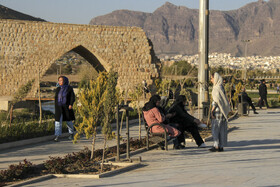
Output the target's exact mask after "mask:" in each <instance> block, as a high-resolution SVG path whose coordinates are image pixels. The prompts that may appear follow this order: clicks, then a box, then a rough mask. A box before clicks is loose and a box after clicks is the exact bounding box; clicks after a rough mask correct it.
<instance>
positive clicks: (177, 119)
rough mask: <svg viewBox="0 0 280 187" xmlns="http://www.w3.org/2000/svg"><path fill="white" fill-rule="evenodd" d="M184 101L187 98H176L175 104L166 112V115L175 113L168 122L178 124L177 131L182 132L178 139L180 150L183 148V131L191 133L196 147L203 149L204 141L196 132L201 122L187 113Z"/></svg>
mask: <svg viewBox="0 0 280 187" xmlns="http://www.w3.org/2000/svg"><path fill="white" fill-rule="evenodd" d="M186 101H187V98H186V96H184V95H179V96H178V97H177V98H176V101H175V103H174V104H173V105H172V106H171V107H170V109H169V111H168V113H175V116H173V117H172V118H170V122H171V123H178V124H179V128H178V130H179V131H181V132H182V134H181V135H180V136H179V137H178V140H179V143H180V145H181V146H182V147H181V148H183V147H184V146H183V145H182V143H183V144H184V143H185V137H184V133H183V132H184V131H188V132H190V133H191V135H192V136H193V138H194V140H195V142H196V144H197V145H198V147H200V148H205V147H206V145H205V144H204V141H203V140H202V138H201V136H200V134H199V131H198V125H200V124H201V122H200V120H199V119H196V118H195V117H193V116H191V115H190V114H189V113H188V112H187V110H186V109H185V105H186Z"/></svg>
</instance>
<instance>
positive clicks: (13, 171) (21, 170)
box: [0, 159, 34, 182]
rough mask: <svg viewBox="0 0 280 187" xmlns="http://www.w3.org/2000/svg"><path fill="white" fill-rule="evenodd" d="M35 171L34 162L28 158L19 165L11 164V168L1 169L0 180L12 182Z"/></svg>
mask: <svg viewBox="0 0 280 187" xmlns="http://www.w3.org/2000/svg"><path fill="white" fill-rule="evenodd" d="M33 172H34V167H33V164H32V163H31V162H29V161H27V160H26V159H25V160H24V161H23V163H21V162H20V163H19V164H18V165H10V166H9V169H7V170H1V171H0V181H2V182H10V181H14V180H17V179H23V178H25V177H26V176H28V175H29V174H31V173H33Z"/></svg>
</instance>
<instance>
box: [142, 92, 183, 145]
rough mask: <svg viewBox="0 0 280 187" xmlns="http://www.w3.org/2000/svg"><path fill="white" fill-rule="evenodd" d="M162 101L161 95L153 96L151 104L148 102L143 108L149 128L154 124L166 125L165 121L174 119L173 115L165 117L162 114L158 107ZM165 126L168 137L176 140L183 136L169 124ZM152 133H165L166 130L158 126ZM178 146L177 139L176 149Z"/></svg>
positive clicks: (176, 141) (154, 127)
mask: <svg viewBox="0 0 280 187" xmlns="http://www.w3.org/2000/svg"><path fill="white" fill-rule="evenodd" d="M160 100H161V98H160V96H159V95H153V96H152V97H151V98H150V100H149V102H147V103H146V104H145V105H144V107H143V114H144V118H145V120H146V122H147V124H148V126H151V125H152V124H155V123H160V124H164V121H165V120H166V119H167V118H170V117H172V115H173V114H167V115H164V114H163V113H161V112H160V110H159V108H158V107H160ZM164 126H165V129H166V131H167V133H168V135H169V136H170V137H172V138H175V137H177V136H179V135H180V134H181V132H180V131H179V130H177V129H176V128H174V127H172V126H170V125H169V124H164ZM151 131H152V132H153V133H164V129H163V128H162V127H161V126H158V125H156V126H153V127H152V129H151ZM177 144H178V140H177V138H176V139H175V141H174V147H176V146H177Z"/></svg>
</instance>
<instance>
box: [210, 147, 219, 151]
mask: <svg viewBox="0 0 280 187" xmlns="http://www.w3.org/2000/svg"><path fill="white" fill-rule="evenodd" d="M218 150H219V149H217V148H216V147H211V149H209V151H211V152H218Z"/></svg>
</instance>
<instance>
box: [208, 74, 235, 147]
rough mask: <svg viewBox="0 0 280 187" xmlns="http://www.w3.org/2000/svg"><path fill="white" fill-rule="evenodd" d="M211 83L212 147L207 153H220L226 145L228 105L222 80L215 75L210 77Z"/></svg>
mask: <svg viewBox="0 0 280 187" xmlns="http://www.w3.org/2000/svg"><path fill="white" fill-rule="evenodd" d="M211 82H212V83H213V90H212V97H213V102H212V110H211V124H212V136H213V141H214V145H213V147H212V148H211V149H209V151H211V152H217V151H218V152H221V151H224V147H225V146H226V145H227V123H228V119H227V115H228V113H229V111H230V105H229V102H228V99H227V97H226V93H225V89H224V86H223V78H222V77H221V76H220V75H219V74H218V73H215V74H214V75H212V76H211Z"/></svg>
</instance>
